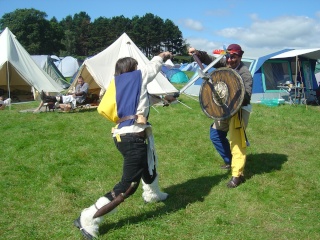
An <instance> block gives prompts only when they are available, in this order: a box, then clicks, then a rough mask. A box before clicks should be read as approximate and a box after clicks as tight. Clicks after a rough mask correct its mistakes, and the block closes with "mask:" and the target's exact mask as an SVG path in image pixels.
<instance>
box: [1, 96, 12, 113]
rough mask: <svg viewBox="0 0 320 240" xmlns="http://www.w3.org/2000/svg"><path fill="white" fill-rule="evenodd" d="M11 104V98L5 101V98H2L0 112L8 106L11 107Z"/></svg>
mask: <svg viewBox="0 0 320 240" xmlns="http://www.w3.org/2000/svg"><path fill="white" fill-rule="evenodd" d="M10 103H11V98H7V99H6V100H3V96H0V110H3V109H5V107H6V106H9V105H10Z"/></svg>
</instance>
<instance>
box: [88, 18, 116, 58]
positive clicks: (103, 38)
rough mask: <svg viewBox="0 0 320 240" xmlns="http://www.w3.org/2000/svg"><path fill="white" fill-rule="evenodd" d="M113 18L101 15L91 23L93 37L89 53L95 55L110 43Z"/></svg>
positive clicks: (90, 41)
mask: <svg viewBox="0 0 320 240" xmlns="http://www.w3.org/2000/svg"><path fill="white" fill-rule="evenodd" d="M110 28H111V20H110V19H108V18H104V17H99V18H97V19H95V20H94V21H93V23H92V24H91V33H90V35H91V38H90V39H89V55H94V54H97V53H99V52H101V51H102V50H104V49H105V48H106V47H107V46H109V45H110V40H109V29H110Z"/></svg>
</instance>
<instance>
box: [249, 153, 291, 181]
mask: <svg viewBox="0 0 320 240" xmlns="http://www.w3.org/2000/svg"><path fill="white" fill-rule="evenodd" d="M286 161H288V156H287V155H285V154H278V153H260V154H249V155H248V156H247V162H246V167H245V176H246V179H249V178H251V177H252V176H254V175H257V174H263V173H270V172H273V171H279V170H281V168H282V165H283V164H284V163H285V162H286Z"/></svg>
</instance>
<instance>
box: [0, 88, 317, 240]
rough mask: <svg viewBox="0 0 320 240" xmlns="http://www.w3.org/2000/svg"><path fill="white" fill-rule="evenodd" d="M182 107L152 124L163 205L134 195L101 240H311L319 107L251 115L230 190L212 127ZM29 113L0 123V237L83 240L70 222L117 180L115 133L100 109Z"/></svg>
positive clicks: (158, 115) (158, 111)
mask: <svg viewBox="0 0 320 240" xmlns="http://www.w3.org/2000/svg"><path fill="white" fill-rule="evenodd" d="M176 87H177V88H181V86H176ZM180 101H182V102H183V103H184V104H186V105H188V106H189V107H191V109H189V108H186V107H185V106H184V105H182V104H179V103H177V104H172V105H170V106H169V107H162V106H156V107H155V109H153V108H151V114H150V122H151V124H152V125H153V127H154V134H155V141H156V147H157V153H158V155H159V171H160V186H161V188H162V189H164V190H165V191H166V192H168V193H169V194H170V197H169V198H168V199H167V200H166V201H165V202H163V203H155V204H145V203H144V202H143V200H142V197H141V193H142V190H141V187H139V189H138V190H137V193H136V194H134V195H133V196H132V197H131V198H129V199H127V200H126V201H125V202H124V203H123V204H122V205H121V207H119V210H118V213H117V214H115V215H112V216H110V217H107V218H106V220H105V222H104V223H103V225H102V230H101V234H102V236H101V237H100V239H185V240H186V239H232V238H240V239H293V238H292V237H293V236H294V239H319V237H320V233H319V228H320V225H319V221H318V220H319V211H318V202H319V196H320V192H319V189H320V187H319V178H320V175H319V171H317V169H318V167H319V143H320V142H319V136H318V134H317V129H318V127H317V123H318V122H319V114H320V108H319V106H308V107H306V106H304V105H298V106H291V105H288V104H286V105H281V106H277V107H268V106H264V105H261V104H253V112H252V115H251V118H250V123H249V126H248V136H249V140H250V144H251V146H250V147H249V149H248V159H247V161H248V162H247V165H246V169H245V174H246V177H247V182H246V184H243V185H241V186H240V187H238V188H237V189H228V188H226V186H225V184H226V181H227V179H229V174H228V173H226V172H224V171H222V170H221V169H219V166H220V164H221V160H220V158H219V156H218V154H217V153H216V151H215V150H214V148H213V147H212V145H211V142H210V140H209V136H208V129H209V126H210V123H211V122H212V120H211V119H209V118H208V117H206V116H205V115H204V114H203V113H202V111H201V109H200V107H199V102H197V101H195V100H193V99H191V98H190V97H187V96H185V95H182V96H181V98H180ZM37 104H38V102H37V101H36V102H29V103H25V104H14V105H12V109H11V111H9V110H8V109H6V110H5V111H1V112H0V114H1V116H2V121H1V130H2V132H1V136H2V141H1V142H2V147H1V148H0V155H1V161H0V163H1V167H0V176H1V181H0V182H1V190H0V191H1V196H2V201H1V202H0V204H1V209H3V210H4V211H3V214H2V216H1V218H0V222H1V224H0V233H1V238H3V239H22V238H23V239H81V236H80V233H79V231H78V230H77V229H76V228H75V227H74V226H73V225H72V223H73V220H74V218H76V217H77V214H78V212H79V210H80V209H81V208H82V207H83V206H85V205H88V204H90V203H91V202H92V200H93V199H96V198H97V197H98V196H99V195H101V194H102V193H104V192H105V191H107V190H108V189H109V187H110V186H112V184H114V181H115V179H118V178H119V176H120V172H121V161H122V160H121V156H120V155H119V153H118V151H117V150H116V148H115V146H114V143H113V142H112V138H111V136H110V129H111V127H112V126H113V124H112V123H111V122H108V121H107V120H106V119H105V118H103V117H102V116H100V115H99V114H98V113H97V111H96V110H91V111H83V112H77V113H59V112H48V113H39V114H33V113H20V112H19V111H20V110H22V109H26V108H35V107H36V106H37ZM235 199H236V200H235ZM133 206H134V207H133ZM128 236H132V237H128Z"/></svg>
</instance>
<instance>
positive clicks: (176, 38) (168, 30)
mask: <svg viewBox="0 0 320 240" xmlns="http://www.w3.org/2000/svg"><path fill="white" fill-rule="evenodd" d="M162 36H163V40H164V42H163V43H164V50H167V51H170V52H172V53H174V54H177V53H181V52H182V44H183V39H182V33H181V31H180V30H179V28H178V27H177V26H176V25H175V24H174V23H173V22H172V21H171V20H169V19H166V20H165V22H164V27H163V34H162Z"/></svg>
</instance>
